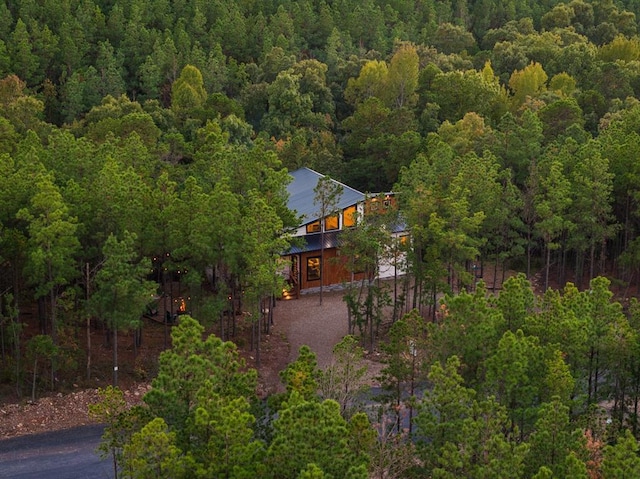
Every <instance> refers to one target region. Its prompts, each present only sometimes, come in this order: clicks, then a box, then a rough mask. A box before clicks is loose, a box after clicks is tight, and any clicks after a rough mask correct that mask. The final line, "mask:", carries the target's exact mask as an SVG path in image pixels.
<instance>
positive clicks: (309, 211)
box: [287, 168, 365, 225]
mask: <svg viewBox="0 0 640 479" xmlns="http://www.w3.org/2000/svg"><path fill="white" fill-rule="evenodd" d="M289 174H290V175H291V176H292V177H293V181H292V182H291V183H289V185H288V186H287V191H288V192H289V203H288V206H289V209H290V210H292V211H294V212H296V214H297V215H298V216H300V217H301V225H305V224H307V223H312V222H314V221H316V220H318V219H320V214H319V211H318V210H319V207H320V205H318V204H316V203H315V201H314V198H315V195H316V194H315V192H314V191H313V190H314V189H315V187H316V186H317V184H318V180H319V179H320V178H323V177H324V176H325V175H322V174H320V173H318V172H317V171H313V170H312V169H310V168H300V169H298V170H295V171H293V172H290V173H289ZM331 181H333V182H334V183H337V184H339V185H341V186H342V196H341V197H340V201H339V202H338V204H337V208H338V209H343V208H346V207H348V206H352V205H355V204H356V203H359V202H361V201H364V198H365V196H364V193H361V192H359V191H358V190H354V189H353V188H351V187H350V186H347V185H345V184H343V183H340V182H339V181H335V180H333V179H332V180H331Z"/></svg>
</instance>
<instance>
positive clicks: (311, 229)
mask: <svg viewBox="0 0 640 479" xmlns="http://www.w3.org/2000/svg"><path fill="white" fill-rule="evenodd" d="M308 233H320V220H318V221H314V222H313V223H309V224H308V225H307V234H308Z"/></svg>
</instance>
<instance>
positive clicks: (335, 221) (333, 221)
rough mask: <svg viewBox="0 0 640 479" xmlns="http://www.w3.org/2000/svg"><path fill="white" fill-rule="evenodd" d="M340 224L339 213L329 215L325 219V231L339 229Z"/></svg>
mask: <svg viewBox="0 0 640 479" xmlns="http://www.w3.org/2000/svg"><path fill="white" fill-rule="evenodd" d="M339 226H340V217H339V216H338V215H335V216H327V217H326V218H325V219H324V230H325V231H331V230H337V229H338V227H339Z"/></svg>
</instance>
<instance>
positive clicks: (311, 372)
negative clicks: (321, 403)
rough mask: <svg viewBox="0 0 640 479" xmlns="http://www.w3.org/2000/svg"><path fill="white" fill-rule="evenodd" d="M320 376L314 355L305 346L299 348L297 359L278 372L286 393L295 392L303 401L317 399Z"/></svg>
mask: <svg viewBox="0 0 640 479" xmlns="http://www.w3.org/2000/svg"><path fill="white" fill-rule="evenodd" d="M320 376H321V372H320V371H319V370H318V363H317V360H316V355H315V353H314V352H313V351H312V350H311V348H310V347H309V346H307V345H303V346H300V350H299V351H298V358H297V359H296V360H295V361H293V362H292V363H289V364H288V365H287V367H286V368H285V369H284V370H283V371H281V372H280V379H281V380H282V382H283V383H284V385H285V387H286V389H287V393H288V394H289V395H291V394H292V393H294V392H295V393H296V394H298V395H299V396H300V397H301V398H302V399H304V400H305V401H311V400H314V399H317V392H318V380H319V378H320Z"/></svg>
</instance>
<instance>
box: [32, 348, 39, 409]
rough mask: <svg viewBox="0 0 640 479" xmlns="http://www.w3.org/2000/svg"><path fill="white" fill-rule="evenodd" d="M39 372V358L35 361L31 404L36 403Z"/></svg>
mask: <svg viewBox="0 0 640 479" xmlns="http://www.w3.org/2000/svg"><path fill="white" fill-rule="evenodd" d="M37 372H38V358H37V357H36V359H34V360H33V381H32V382H31V402H35V401H36V376H37Z"/></svg>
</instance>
